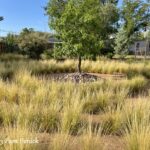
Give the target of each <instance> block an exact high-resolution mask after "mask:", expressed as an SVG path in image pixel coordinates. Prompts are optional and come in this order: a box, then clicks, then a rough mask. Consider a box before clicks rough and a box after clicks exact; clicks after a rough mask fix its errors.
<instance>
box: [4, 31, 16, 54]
mask: <svg viewBox="0 0 150 150" xmlns="http://www.w3.org/2000/svg"><path fill="white" fill-rule="evenodd" d="M3 41H4V43H5V49H6V50H5V52H7V53H13V52H16V51H18V50H19V48H18V44H17V36H16V35H14V34H10V33H9V34H8V35H7V36H6V37H5V38H4V39H3Z"/></svg>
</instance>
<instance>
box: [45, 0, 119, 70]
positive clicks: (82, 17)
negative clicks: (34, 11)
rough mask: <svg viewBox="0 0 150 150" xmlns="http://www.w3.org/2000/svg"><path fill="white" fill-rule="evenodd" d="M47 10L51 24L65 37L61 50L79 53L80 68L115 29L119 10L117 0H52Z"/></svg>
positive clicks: (69, 54)
mask: <svg viewBox="0 0 150 150" xmlns="http://www.w3.org/2000/svg"><path fill="white" fill-rule="evenodd" d="M47 14H48V15H49V17H50V27H51V28H53V29H54V30H55V31H56V33H57V34H58V36H59V38H60V39H61V40H62V44H61V46H60V49H59V51H62V52H63V53H64V54H65V55H67V56H75V57H78V71H79V72H81V60H82V57H83V56H85V55H86V54H94V55H96V54H97V53H98V52H99V51H100V50H101V49H102V48H103V46H104V41H105V40H106V39H108V38H109V35H110V34H112V33H113V32H114V31H115V23H116V22H117V21H118V10H117V8H116V6H115V5H114V4H113V3H110V2H109V3H105V4H103V3H102V2H101V1H100V0H68V1H65V0H52V1H50V2H49V3H48V6H47Z"/></svg>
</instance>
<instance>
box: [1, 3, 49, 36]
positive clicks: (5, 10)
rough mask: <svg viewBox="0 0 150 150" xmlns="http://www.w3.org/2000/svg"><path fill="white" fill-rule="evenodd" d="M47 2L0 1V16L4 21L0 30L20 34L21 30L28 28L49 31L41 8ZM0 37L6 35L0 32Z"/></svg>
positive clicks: (46, 18) (46, 19)
mask: <svg viewBox="0 0 150 150" xmlns="http://www.w3.org/2000/svg"><path fill="white" fill-rule="evenodd" d="M47 1H48V0H0V16H4V18H5V19H4V21H2V22H1V23H0V29H3V30H6V31H14V32H20V30H21V29H22V28H25V27H29V28H34V29H35V30H40V31H50V30H49V27H48V17H47V16H45V15H44V13H45V12H44V9H43V7H44V6H46V4H47ZM0 34H1V35H4V34H6V33H5V32H2V31H1V32H0Z"/></svg>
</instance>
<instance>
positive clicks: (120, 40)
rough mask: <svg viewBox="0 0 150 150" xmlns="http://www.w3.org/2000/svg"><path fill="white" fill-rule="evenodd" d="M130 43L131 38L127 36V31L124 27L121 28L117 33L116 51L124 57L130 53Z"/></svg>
mask: <svg viewBox="0 0 150 150" xmlns="http://www.w3.org/2000/svg"><path fill="white" fill-rule="evenodd" d="M128 43H129V39H128V37H127V33H126V31H125V30H124V29H123V28H121V29H120V30H119V31H118V33H117V34H116V39H115V44H116V46H115V53H116V54H120V55H121V56H122V57H124V56H125V55H126V54H127V53H128Z"/></svg>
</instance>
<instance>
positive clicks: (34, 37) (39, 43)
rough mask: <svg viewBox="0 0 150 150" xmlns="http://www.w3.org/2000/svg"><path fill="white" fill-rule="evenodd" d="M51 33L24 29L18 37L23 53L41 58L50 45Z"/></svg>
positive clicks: (30, 56)
mask: <svg viewBox="0 0 150 150" xmlns="http://www.w3.org/2000/svg"><path fill="white" fill-rule="evenodd" d="M48 39H49V34H47V33H42V32H35V31H34V30H30V29H29V30H28V29H24V30H23V31H22V32H21V34H20V36H19V37H18V45H19V48H20V50H21V51H22V53H23V54H25V55H27V56H29V58H33V59H39V58H40V55H41V54H42V53H43V51H44V50H45V49H47V46H48Z"/></svg>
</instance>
